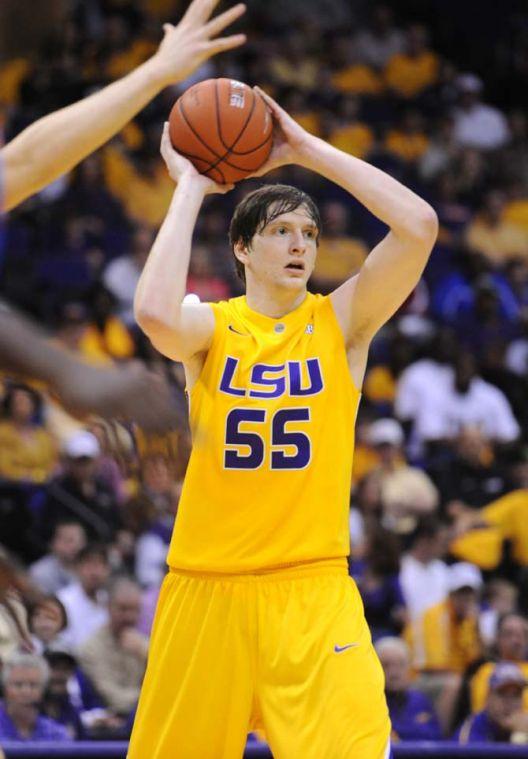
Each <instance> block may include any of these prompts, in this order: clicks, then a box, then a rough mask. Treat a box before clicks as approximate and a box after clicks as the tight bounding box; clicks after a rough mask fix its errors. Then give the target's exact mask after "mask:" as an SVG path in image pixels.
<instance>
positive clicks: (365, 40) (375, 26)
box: [350, 3, 405, 71]
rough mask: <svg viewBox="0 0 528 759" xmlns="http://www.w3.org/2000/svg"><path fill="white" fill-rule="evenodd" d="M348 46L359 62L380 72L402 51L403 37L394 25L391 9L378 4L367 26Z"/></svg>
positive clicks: (373, 9)
mask: <svg viewBox="0 0 528 759" xmlns="http://www.w3.org/2000/svg"><path fill="white" fill-rule="evenodd" d="M350 44H351V47H352V48H353V50H354V51H355V52H356V55H357V57H358V59H359V60H360V61H362V62H363V63H364V64H366V65H367V66H372V67H373V68H374V69H376V70H378V71H382V70H383V69H384V68H385V66H386V64H387V63H388V61H389V59H390V58H392V56H393V55H396V53H401V52H402V51H403V48H404V45H405V37H404V34H403V32H402V31H401V30H400V29H398V28H397V27H396V26H395V25H394V13H393V10H392V8H390V7H389V6H388V5H384V4H382V3H379V4H377V5H375V6H374V7H373V8H372V9H371V17H370V22H369V25H368V26H366V27H365V28H363V29H360V30H359V31H358V32H357V33H356V35H355V36H354V37H353V38H352V41H351V43H350Z"/></svg>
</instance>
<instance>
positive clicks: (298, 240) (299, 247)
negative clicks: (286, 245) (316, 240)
mask: <svg viewBox="0 0 528 759" xmlns="http://www.w3.org/2000/svg"><path fill="white" fill-rule="evenodd" d="M305 250H306V241H305V239H304V235H303V233H302V232H301V231H298V232H295V233H294V234H293V235H292V239H291V244H290V253H304V252H305Z"/></svg>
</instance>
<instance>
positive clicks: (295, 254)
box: [246, 206, 318, 290]
mask: <svg viewBox="0 0 528 759" xmlns="http://www.w3.org/2000/svg"><path fill="white" fill-rule="evenodd" d="M317 231H318V230H317V227H316V225H315V223H314V221H313V219H312V218H311V217H310V216H309V215H308V212H307V210H306V209H305V208H304V207H303V206H300V207H299V208H296V209H295V210H294V211H289V212H288V213H283V214H281V215H280V216H277V218H276V219H273V221H271V222H270V223H269V224H267V225H266V226H265V227H264V229H263V230H262V231H261V232H258V233H257V234H255V235H254V236H253V240H252V241H251V248H250V251H249V254H248V256H247V261H246V276H247V277H248V276H249V277H252V278H253V279H254V280H256V281H258V282H262V283H266V284H268V285H272V286H276V287H277V286H278V287H282V288H289V289H292V290H301V289H304V288H305V287H306V283H307V281H308V279H309V278H310V275H311V274H312V271H313V268H314V265H315V258H316V254H317V243H316V240H317ZM248 269H249V272H248Z"/></svg>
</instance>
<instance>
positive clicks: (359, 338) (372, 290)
mask: <svg viewBox="0 0 528 759" xmlns="http://www.w3.org/2000/svg"><path fill="white" fill-rule="evenodd" d="M262 94H263V93H262ZM263 96H264V97H265V98H266V100H267V102H268V104H269V106H270V108H271V109H272V111H273V114H274V117H275V120H276V124H277V127H278V130H279V135H278V139H277V140H276V144H277V149H276V152H275V156H274V155H273V153H272V163H271V164H270V165H269V166H268V167H267V169H268V170H269V169H270V168H274V167H275V166H278V165H283V164H285V163H297V164H299V165H301V166H304V167H305V168H307V169H311V170H313V171H316V172H318V173H319V174H321V175H322V176H324V177H325V178H326V179H329V180H331V181H332V182H335V183H336V184H338V185H340V186H341V187H343V188H344V189H345V190H347V191H348V192H349V193H350V194H351V195H353V196H354V197H355V198H356V199H357V200H359V202H360V203H362V204H363V205H364V206H365V207H366V208H368V210H369V211H371V213H373V214H374V215H375V216H377V217H378V219H381V221H383V222H384V223H385V224H387V226H388V227H389V228H390V231H389V233H388V234H387V236H386V237H385V238H384V239H383V240H382V241H381V242H380V243H379V245H377V246H376V247H375V248H374V249H373V250H372V252H371V253H370V255H369V256H368V257H367V259H366V261H365V262H364V264H363V266H362V267H361V270H360V272H359V274H357V275H356V276H354V277H351V278H350V279H349V280H347V281H346V282H345V283H344V284H342V285H341V286H340V287H338V288H337V290H335V291H334V292H333V293H332V294H331V298H332V302H333V305H334V309H335V311H336V315H337V317H338V320H339V322H340V324H341V327H342V329H343V332H344V334H345V338H346V341H347V344H349V345H351V346H352V345H354V346H356V347H357V346H366V345H368V343H369V342H370V340H371V339H372V337H373V336H374V334H375V333H376V332H377V331H378V329H379V328H380V327H381V326H382V325H383V324H384V323H385V322H386V321H387V320H388V319H389V318H390V317H391V316H392V315H393V314H394V312H395V311H396V310H397V308H398V307H399V306H400V305H401V304H402V303H403V302H404V301H405V299H406V298H407V297H408V295H409V294H410V293H411V292H412V290H413V289H414V287H415V286H416V284H417V282H418V280H419V279H420V276H421V274H422V272H423V270H424V267H425V264H426V263H427V259H428V257H429V254H430V252H431V249H432V247H433V244H434V241H435V239H436V235H437V230H438V221H437V217H436V213H435V212H434V210H433V208H431V206H430V205H429V204H428V203H426V202H425V201H424V200H423V199H422V198H420V197H419V196H418V195H416V194H415V193H414V192H412V191H411V190H409V189H408V188H407V187H405V186H404V185H402V184H401V183H400V182H398V181H397V180H395V179H393V178H392V177H391V176H389V175H388V174H386V173H385V172H383V171H380V169H377V168H375V167H374V166H371V165H370V164H368V163H367V162H366V161H362V160H360V159H359V158H355V157H354V156H351V155H349V154H347V153H343V152H342V151H340V150H337V149H336V148H334V147H332V146H331V145H328V144H327V143H326V142H324V141H323V140H320V139H318V138H317V137H313V136H312V135H309V134H308V133H307V132H305V131H304V130H303V129H301V127H300V126H299V125H298V124H296V122H295V121H294V120H293V119H292V118H290V116H288V114H287V113H286V112H285V111H284V110H283V109H282V108H280V107H279V106H278V105H277V103H275V102H274V101H273V100H272V99H271V98H269V97H268V96H265V95H264V94H263ZM274 150H275V149H274ZM265 168H266V167H265Z"/></svg>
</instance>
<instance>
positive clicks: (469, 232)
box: [466, 190, 528, 266]
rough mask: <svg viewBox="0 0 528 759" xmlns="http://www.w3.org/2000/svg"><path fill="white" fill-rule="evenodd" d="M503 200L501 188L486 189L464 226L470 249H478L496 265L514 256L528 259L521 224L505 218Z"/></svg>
mask: <svg viewBox="0 0 528 759" xmlns="http://www.w3.org/2000/svg"><path fill="white" fill-rule="evenodd" d="M505 202H506V198H505V196H504V194H503V193H502V192H499V191H498V190H492V191H491V192H489V193H488V194H487V195H486V197H485V198H484V202H483V204H482V206H481V208H480V209H479V211H478V213H477V214H476V216H475V218H474V219H473V221H471V222H470V224H469V225H468V227H467V229H466V242H467V245H468V247H469V248H470V250H471V251H473V252H475V253H481V254H482V255H484V256H485V257H486V258H487V260H488V261H490V263H492V264H493V265H495V266H502V265H503V264H505V263H506V262H507V261H508V260H509V259H511V258H515V257H521V258H524V259H528V234H527V233H526V231H524V230H523V229H522V227H520V226H517V225H516V224H513V223H512V222H510V221H507V220H505V219H504V217H503V213H504V207H505Z"/></svg>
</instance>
